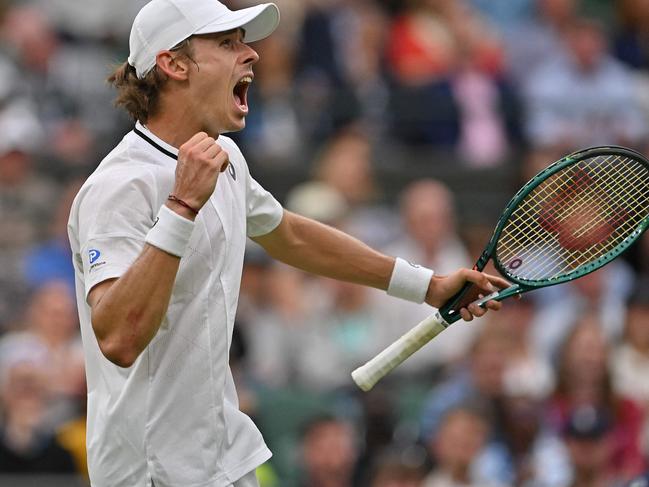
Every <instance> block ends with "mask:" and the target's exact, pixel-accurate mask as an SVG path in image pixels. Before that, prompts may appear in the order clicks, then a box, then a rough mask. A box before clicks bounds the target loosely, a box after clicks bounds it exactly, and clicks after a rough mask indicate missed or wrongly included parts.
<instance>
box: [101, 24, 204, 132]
mask: <svg viewBox="0 0 649 487" xmlns="http://www.w3.org/2000/svg"><path fill="white" fill-rule="evenodd" d="M190 39H191V37H189V38H187V39H185V40H184V41H182V42H180V43H179V44H177V45H176V46H174V47H172V48H171V49H170V51H174V52H177V53H178V54H179V55H180V56H184V57H187V58H189V59H191V55H192V49H191V43H190ZM168 79H169V78H168V77H167V75H165V74H164V73H163V72H161V71H160V70H159V69H158V67H157V66H154V67H153V69H151V70H150V71H149V72H148V73H147V74H146V75H145V76H144V78H138V76H137V73H136V71H135V68H134V67H133V66H131V65H130V64H129V63H128V62H125V63H123V64H121V65H120V66H118V67H117V68H116V69H115V71H113V73H112V74H111V75H110V76H108V78H107V79H106V81H108V83H110V84H111V85H112V86H113V87H115V88H116V89H117V98H116V99H115V106H117V107H122V108H124V110H126V111H127V112H128V114H129V115H130V116H131V118H132V119H133V120H135V121H138V120H139V121H140V122H142V123H147V121H148V120H149V117H151V116H152V115H155V114H156V112H157V110H158V108H159V106H158V104H159V100H160V92H161V90H162V88H163V87H164V85H165V84H166V82H167V80H168Z"/></svg>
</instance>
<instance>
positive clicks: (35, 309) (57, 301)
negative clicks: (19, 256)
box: [23, 281, 86, 426]
mask: <svg viewBox="0 0 649 487" xmlns="http://www.w3.org/2000/svg"><path fill="white" fill-rule="evenodd" d="M23 327H24V329H25V330H27V331H29V332H30V333H31V334H32V335H33V336H34V337H35V338H37V339H38V340H40V342H41V343H42V344H43V345H44V346H45V347H46V350H47V370H46V372H45V374H46V379H47V380H46V382H45V384H46V385H47V391H48V394H49V406H48V409H47V415H46V416H45V418H44V419H47V420H48V421H50V422H51V424H52V425H55V426H58V425H60V424H61V423H62V422H63V421H67V420H70V419H73V418H75V417H76V416H77V415H78V413H79V411H78V405H79V403H82V404H84V405H85V392H86V388H85V369H84V365H83V364H84V361H83V350H82V347H81V340H80V336H79V324H78V320H77V313H76V307H75V304H74V295H73V294H72V291H71V289H70V288H69V286H68V283H66V282H64V281H51V282H49V283H47V284H44V285H43V286H42V287H41V288H39V289H38V290H37V291H35V292H34V294H33V295H32V298H31V300H30V302H29V304H28V306H27V311H26V316H25V320H24V323H23Z"/></svg>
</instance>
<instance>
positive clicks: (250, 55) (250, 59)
mask: <svg viewBox="0 0 649 487" xmlns="http://www.w3.org/2000/svg"><path fill="white" fill-rule="evenodd" d="M244 46H245V47H244V49H245V54H244V55H245V59H244V61H243V64H250V65H253V64H255V63H256V62H257V61H259V54H257V51H255V50H254V49H253V48H252V47H250V46H249V45H248V44H244Z"/></svg>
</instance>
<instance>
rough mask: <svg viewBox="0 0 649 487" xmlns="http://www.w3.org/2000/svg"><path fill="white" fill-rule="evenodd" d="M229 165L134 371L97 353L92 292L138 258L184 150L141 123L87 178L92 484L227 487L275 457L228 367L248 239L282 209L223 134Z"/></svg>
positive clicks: (77, 232)
mask: <svg viewBox="0 0 649 487" xmlns="http://www.w3.org/2000/svg"><path fill="white" fill-rule="evenodd" d="M218 143H219V144H220V145H221V146H222V147H223V149H224V150H226V151H227V152H228V155H229V158H230V166H229V169H228V170H227V171H226V172H224V173H222V174H220V175H219V179H218V182H217V185H216V189H215V191H214V193H213V194H212V196H211V197H210V199H209V201H208V202H207V203H206V204H205V206H203V208H202V209H201V211H200V214H199V215H198V217H197V218H196V225H195V227H194V230H193V233H192V236H191V240H190V243H189V247H188V252H187V255H186V256H185V257H183V258H182V260H181V263H180V268H179V271H178V275H177V277H176V282H175V284H174V288H173V293H172V295H171V301H170V303H169V308H168V310H167V314H166V316H165V318H164V320H163V322H162V324H161V326H160V329H159V330H158V333H157V334H156V336H155V337H154V338H153V340H152V341H151V343H149V345H148V346H147V348H146V349H145V350H144V351H143V352H142V354H141V355H140V356H139V357H138V359H137V360H136V362H135V363H134V364H133V366H131V367H129V368H121V367H118V366H116V365H114V364H113V363H111V362H110V361H109V360H107V359H106V358H105V357H104V356H103V355H102V353H101V351H100V349H99V345H98V344H97V340H96V337H95V335H94V332H93V330H92V325H91V321H90V307H89V306H88V304H87V301H86V299H87V296H88V292H89V291H90V289H92V287H93V286H95V285H96V284H98V283H100V282H102V281H104V280H106V279H110V278H115V277H119V276H121V275H122V274H123V273H124V272H126V270H127V269H128V268H129V266H130V265H131V264H132V263H133V261H134V260H135V259H136V258H137V257H138V256H139V254H140V253H141V251H142V248H143V246H144V238H145V236H146V234H147V232H148V231H149V229H150V228H151V226H152V225H153V222H154V218H155V217H156V215H157V213H158V210H159V209H160V207H161V206H162V205H163V204H164V203H165V201H166V199H167V196H168V195H169V193H170V192H171V190H172V187H173V184H174V178H175V167H176V158H177V154H178V151H177V149H175V148H174V147H172V146H170V145H169V144H166V143H165V142H163V141H162V140H160V139H159V138H158V137H156V136H155V135H153V134H152V133H151V132H150V131H149V130H147V129H146V128H145V127H143V126H142V125H141V124H136V126H135V129H134V130H133V131H132V132H129V133H128V134H127V135H126V136H125V137H124V139H123V140H122V141H121V142H120V143H119V145H118V146H117V147H116V148H115V149H114V150H113V151H112V152H111V153H110V154H109V155H108V156H107V157H106V158H105V159H104V160H103V161H102V163H101V164H100V165H99V167H98V168H97V170H96V171H95V172H94V173H93V174H92V175H91V176H90V178H88V180H87V181H86V183H85V184H84V185H83V187H82V188H81V190H80V191H79V194H78V195H77V197H76V199H75V200H74V203H73V205H72V210H71V214H70V220H69V223H68V233H69V236H70V243H71V246H72V252H73V259H74V267H75V273H76V291H77V303H78V308H79V317H80V321H81V335H82V338H83V346H84V351H85V357H86V375H87V380H88V432H87V445H88V466H89V469H90V479H91V482H92V485H93V487H136V486H137V487H144V486H151V485H152V484H151V482H152V480H153V482H154V483H155V487H222V486H224V485H229V484H231V483H233V482H234V481H236V480H237V479H239V478H240V477H242V476H243V475H245V474H246V473H247V472H249V471H250V470H252V469H254V468H255V467H257V466H258V465H260V464H261V463H263V462H265V461H266V460H268V458H270V456H271V453H270V451H269V450H268V448H267V447H266V445H265V444H264V441H263V439H262V437H261V434H260V433H259V431H258V430H257V428H256V427H255V425H254V424H253V423H252V421H251V420H250V418H248V417H247V416H246V415H245V414H243V413H242V412H240V411H239V408H238V399H237V395H236V391H235V388H234V383H233V380H232V374H231V372H230V367H229V364H228V359H229V349H230V343H231V340H232V328H233V325H234V317H235V311H236V308H237V301H238V297H239V284H240V281H241V270H242V266H243V254H244V249H245V243H246V235H248V236H251V237H253V236H257V235H263V234H266V233H268V232H270V231H271V230H273V229H274V228H275V227H276V226H277V225H278V224H279V222H280V221H281V219H282V214H283V210H282V207H281V206H280V204H279V203H278V202H277V201H276V200H275V199H274V198H273V197H272V196H271V195H270V193H268V192H267V191H265V190H264V189H263V188H262V187H261V186H260V185H259V184H258V183H257V182H256V181H255V180H254V179H252V177H251V176H250V173H249V170H248V166H247V164H246V161H245V159H244V158H243V155H242V154H241V152H240V151H239V149H238V147H237V146H236V145H235V144H234V142H232V140H230V139H229V138H227V137H223V136H221V137H219V139H218Z"/></svg>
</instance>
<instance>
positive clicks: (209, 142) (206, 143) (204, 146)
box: [193, 137, 220, 154]
mask: <svg viewBox="0 0 649 487" xmlns="http://www.w3.org/2000/svg"><path fill="white" fill-rule="evenodd" d="M215 145H216V140H214V139H213V138H212V137H205V138H204V139H202V140H200V141H199V142H198V143H196V145H195V146H194V147H193V148H194V150H196V152H197V153H198V154H201V153H205V152H207V151H208V150H209V149H211V148H213V147H214V146H215ZM219 148H220V147H219Z"/></svg>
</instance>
